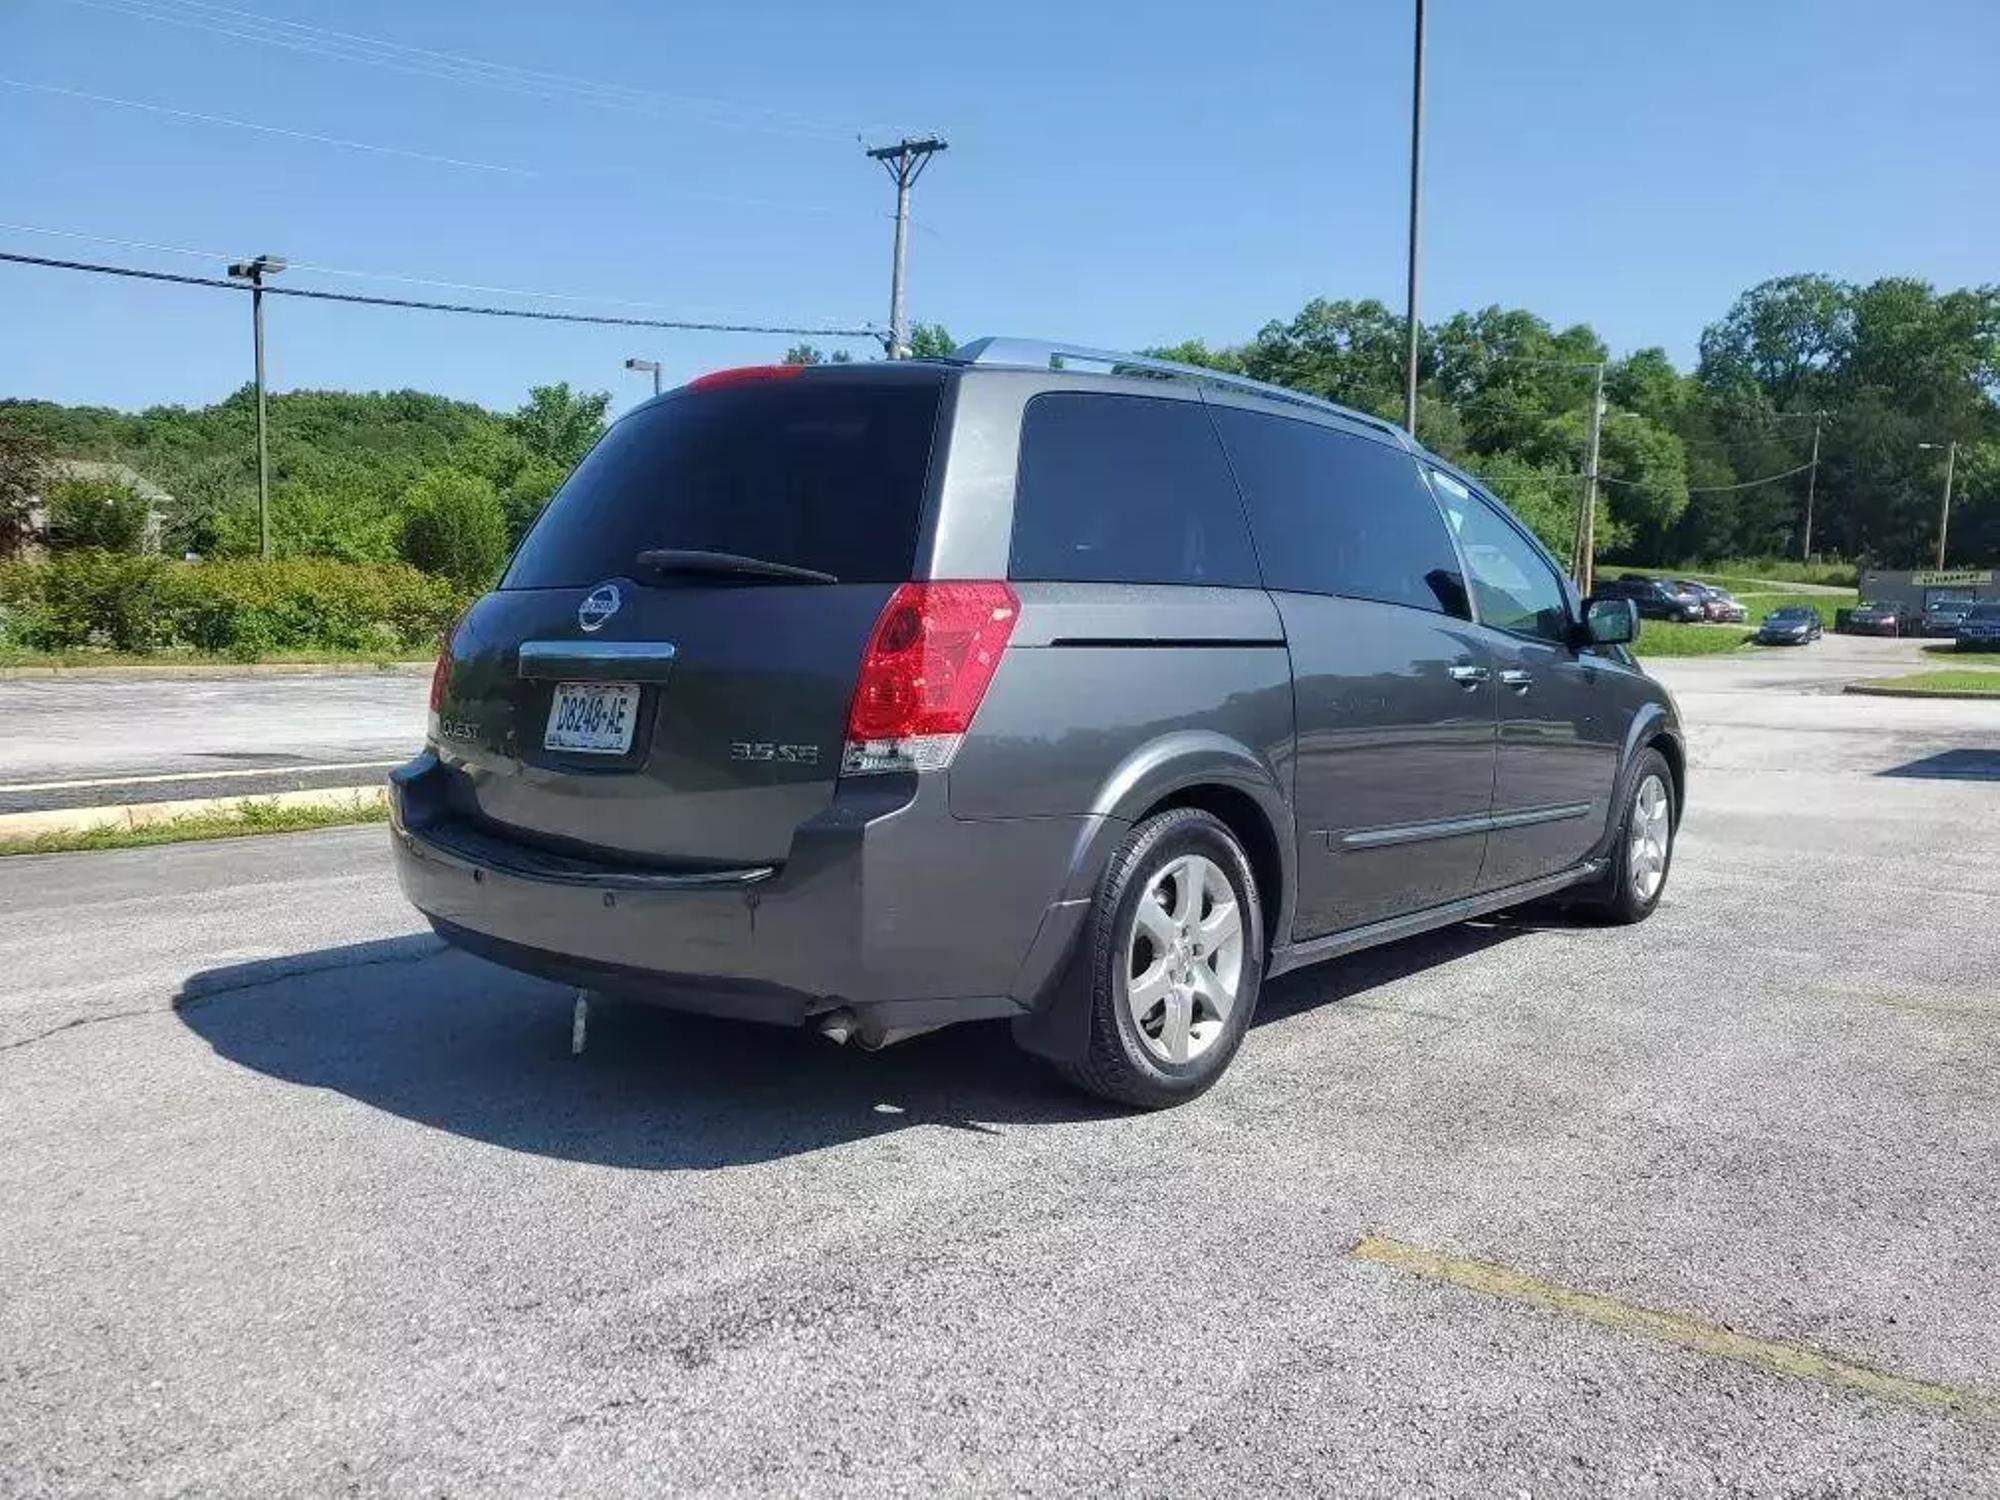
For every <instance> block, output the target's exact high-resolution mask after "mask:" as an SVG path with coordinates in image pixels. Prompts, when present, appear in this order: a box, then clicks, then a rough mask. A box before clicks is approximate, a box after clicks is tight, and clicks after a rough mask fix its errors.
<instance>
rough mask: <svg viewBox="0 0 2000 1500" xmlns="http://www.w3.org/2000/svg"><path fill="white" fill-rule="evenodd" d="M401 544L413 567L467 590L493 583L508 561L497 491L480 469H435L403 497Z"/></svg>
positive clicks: (503, 523)
mask: <svg viewBox="0 0 2000 1500" xmlns="http://www.w3.org/2000/svg"><path fill="white" fill-rule="evenodd" d="M402 547H403V556H404V558H405V559H407V560H408V561H409V563H410V564H411V566H413V567H417V568H421V569H423V571H424V572H426V573H435V574H437V575H438V576H440V577H442V578H448V579H450V580H451V581H452V582H453V583H454V584H456V585H457V586H458V587H459V588H461V589H463V590H465V591H467V592H471V591H474V590H477V589H484V588H487V587H489V586H491V584H492V582H493V580H494V579H495V578H496V577H498V576H499V573H500V565H501V564H502V563H503V562H505V561H506V560H507V522H506V518H505V517H504V516H503V515H502V513H501V509H500V498H499V496H497V495H495V494H494V493H493V486H492V485H490V484H488V483H487V482H486V481H485V480H484V479H481V478H480V477H479V476H478V475H476V474H466V473H461V472H460V471H458V470H456V469H434V470H432V471H431V472H430V473H428V474H426V475H424V476H423V478H421V479H419V480H418V481H417V482H416V484H415V485H414V486H412V487H411V490H410V493H409V495H408V496H407V497H406V499H405V502H404V513H403V535H402Z"/></svg>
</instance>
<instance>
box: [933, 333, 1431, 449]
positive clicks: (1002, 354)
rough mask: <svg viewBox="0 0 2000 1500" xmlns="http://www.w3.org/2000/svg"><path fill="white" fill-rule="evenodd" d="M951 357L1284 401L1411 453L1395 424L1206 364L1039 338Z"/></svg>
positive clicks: (974, 346) (980, 344)
mask: <svg viewBox="0 0 2000 1500" xmlns="http://www.w3.org/2000/svg"><path fill="white" fill-rule="evenodd" d="M952 358H953V359H955V360H957V361H958V362H959V363H960V364H967V365H991V366H998V367H1001V368H1005V369H1016V370H1066V369H1068V368H1069V367H1070V365H1072V364H1085V365H1104V366H1107V367H1108V368H1109V370H1110V372H1111V373H1112V374H1114V375H1148V376H1152V377H1153V378H1155V379H1159V380H1186V381H1191V382H1193V383H1195V384H1198V385H1212V386H1216V387H1218V388H1219V389H1222V390H1226V391H1241V392H1242V393H1244V394H1245V395H1249V396H1262V397H1264V398H1265V399H1266V400H1268V401H1285V402H1289V403H1290V404H1291V405H1293V406H1305V407H1310V408H1312V409H1313V410H1314V411H1325V412H1332V413H1333V414H1335V415H1336V416H1341V417H1345V418H1347V419H1348V420H1349V421H1350V422H1360V423H1362V424H1363V425H1365V426H1368V427H1372V428H1374V429H1375V430H1376V431H1377V432H1386V433H1388V434H1389V435H1390V436H1392V437H1393V438H1395V439H1396V441H1397V442H1398V443H1400V444H1402V445H1403V446H1404V447H1405V448H1414V447H1415V444H1413V443H1412V442H1411V441H1410V438H1409V435H1408V434H1407V433H1405V432H1404V431H1403V429H1402V428H1400V427H1398V426H1397V425H1396V424H1395V423H1394V422H1390V421H1386V420H1384V419H1383V418H1381V417H1378V416H1374V415H1372V414H1371V413H1368V412H1365V411H1356V410H1355V409H1354V408H1353V407H1351V406H1342V405H1340V404H1339V403H1338V402H1335V401H1322V400H1321V399H1320V398H1319V397H1317V396H1308V395H1306V394H1304V393H1303V392H1300V391H1294V390H1290V389H1288V388H1287V387H1285V386H1282V385H1272V384H1270V383H1269V382H1267V381H1262V380H1252V379H1250V377H1249V376H1247V375H1232V374H1230V373H1229V372H1228V371H1227V370H1211V369H1209V368H1208V367H1207V366H1205V365H1184V364H1181V363H1180V362H1178V361H1177V360H1171V359H1155V358H1153V357H1152V356H1151V355H1149V354H1120V353H1118V352H1117V351H1116V350H1112V349H1091V348H1087V347H1085V346H1084V345H1081V344H1057V343H1051V342H1049V341H1047V340H1044V339H1018V338H983V339H974V340H973V341H972V342H971V343H969V344H966V345H963V346H962V347H961V348H960V349H959V350H958V351H957V352H956V353H954V354H953V355H952Z"/></svg>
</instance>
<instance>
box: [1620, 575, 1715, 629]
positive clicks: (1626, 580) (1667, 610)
mask: <svg viewBox="0 0 2000 1500" xmlns="http://www.w3.org/2000/svg"><path fill="white" fill-rule="evenodd" d="M1597 592H1598V596H1599V597H1600V598H1604V599H1630V600H1631V601H1632V602H1633V603H1634V604H1636V605H1638V606H1639V613H1640V615H1641V616H1643V617H1644V618H1646V619H1648V620H1678V621H1681V622H1682V623H1683V624H1686V623H1691V622H1693V621H1697V620H1706V619H1707V618H1708V608H1707V606H1706V605H1704V604H1703V603H1702V602H1701V600H1699V599H1697V598H1695V596H1694V595H1692V594H1688V593H1683V592H1682V591H1681V590H1679V589H1677V588H1675V587H1674V586H1673V585H1672V584H1670V583H1668V582H1667V581H1666V580H1665V579H1663V578H1647V577H1645V576H1643V575H1642V574H1638V573H1627V574H1626V575H1625V576H1624V577H1623V578H1606V579H1601V580H1599V582H1598V586H1597Z"/></svg>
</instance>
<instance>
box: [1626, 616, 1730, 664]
mask: <svg viewBox="0 0 2000 1500" xmlns="http://www.w3.org/2000/svg"><path fill="white" fill-rule="evenodd" d="M1749 639H1750V632H1749V631H1748V630H1746V629H1745V628H1744V627H1743V626H1741V625H1682V624H1680V623H1679V622H1677V621H1673V620H1644V621H1641V622H1640V625H1639V639H1638V640H1636V641H1634V642H1633V643H1632V652H1633V654H1634V655H1636V656H1720V655H1722V654H1723V653H1725V652H1729V651H1734V650H1736V649H1737V648H1738V647H1740V646H1742V645H1743V644H1744V643H1745V642H1746V641H1748V640H1749Z"/></svg>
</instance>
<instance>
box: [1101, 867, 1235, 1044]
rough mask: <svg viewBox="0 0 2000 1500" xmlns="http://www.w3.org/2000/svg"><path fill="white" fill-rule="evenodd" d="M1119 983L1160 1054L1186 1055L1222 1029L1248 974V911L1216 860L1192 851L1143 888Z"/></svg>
mask: <svg viewBox="0 0 2000 1500" xmlns="http://www.w3.org/2000/svg"><path fill="white" fill-rule="evenodd" d="M1119 978H1120V981H1121V983H1120V990H1121V995H1122V998H1123V1000H1124V1003H1125V1006H1126V1009H1127V1010H1128V1011H1130V1013H1131V1016H1132V1020H1133V1022H1134V1024H1135V1026H1136V1027H1137V1030H1138V1033H1139V1037H1140V1039H1141V1041H1142V1042H1144V1044H1145V1047H1146V1050H1147V1051H1148V1052H1149V1053H1151V1054H1152V1055H1153V1057H1154V1058H1155V1059H1157V1060H1158V1061H1161V1062H1168V1063H1185V1062H1187V1061H1188V1060H1189V1059H1191V1058H1195V1057H1199V1056H1200V1055H1201V1054H1202V1053H1203V1052H1205V1051H1206V1050H1207V1049H1208V1048H1209V1047H1211V1046H1213V1045H1214V1044H1215V1042H1216V1041H1217V1040H1218V1039H1219V1038H1220V1037H1221V1036H1222V1034H1223V1032H1224V1031H1225V1030H1226V1029H1227V1027H1228V1024H1229V1017H1230V1014H1231V1012H1233V1011H1234V1010H1235V1008H1236V1001H1237V995H1238V990H1239V987H1240V986H1241V984H1242V979H1243V913H1242V912H1241V911H1240V910H1239V909H1238V907H1237V903H1236V888H1235V887H1234V886H1233V885H1231V884H1230V883H1229V877H1228V876H1227V875H1225V874H1224V873H1223V871H1222V867H1221V866H1220V865H1218V864H1216V863H1215V861H1213V860H1211V859H1208V858H1206V857H1204V856H1203V855H1199V854H1186V855H1182V856H1181V857H1180V858H1178V859H1175V860H1172V861H1170V862H1169V863H1168V864H1166V865H1164V866H1163V867H1162V868H1161V869H1160V870H1159V872H1158V873H1157V874H1155V875H1154V876H1153V878H1152V879H1151V880H1149V881H1147V883H1146V888H1145V889H1144V890H1143V891H1141V892H1140V894H1139V901H1138V904H1137V905H1136V906H1135V907H1134V908H1133V913H1132V930H1131V933H1130V935H1129V937H1128V938H1127V940H1126V953H1125V964H1124V968H1123V971H1122V973H1121V974H1120V976H1119Z"/></svg>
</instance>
